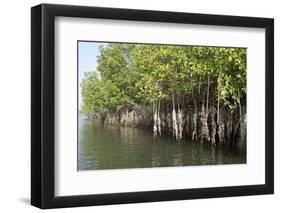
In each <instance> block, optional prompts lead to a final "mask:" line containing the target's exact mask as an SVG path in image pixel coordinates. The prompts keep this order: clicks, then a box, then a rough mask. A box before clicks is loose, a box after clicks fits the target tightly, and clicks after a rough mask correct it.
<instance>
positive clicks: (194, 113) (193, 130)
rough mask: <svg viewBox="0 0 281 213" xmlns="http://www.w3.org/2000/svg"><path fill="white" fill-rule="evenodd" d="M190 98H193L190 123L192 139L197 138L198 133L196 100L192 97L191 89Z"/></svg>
mask: <svg viewBox="0 0 281 213" xmlns="http://www.w3.org/2000/svg"><path fill="white" fill-rule="evenodd" d="M192 100H193V104H194V112H193V116H192V121H193V122H192V123H193V128H192V140H193V141H194V140H197V139H198V134H197V113H198V112H197V104H196V100H195V97H194V91H193V89H192Z"/></svg>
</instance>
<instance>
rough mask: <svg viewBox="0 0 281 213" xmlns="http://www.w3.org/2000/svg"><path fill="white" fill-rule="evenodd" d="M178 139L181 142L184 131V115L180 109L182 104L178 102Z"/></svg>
mask: <svg viewBox="0 0 281 213" xmlns="http://www.w3.org/2000/svg"><path fill="white" fill-rule="evenodd" d="M177 117H178V139H179V140H181V139H182V130H183V120H182V117H183V114H182V110H181V108H180V104H179V102H178V116H177Z"/></svg>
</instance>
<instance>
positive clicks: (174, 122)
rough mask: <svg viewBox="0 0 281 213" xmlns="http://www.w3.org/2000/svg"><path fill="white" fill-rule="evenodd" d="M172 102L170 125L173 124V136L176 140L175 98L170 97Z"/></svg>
mask: <svg viewBox="0 0 281 213" xmlns="http://www.w3.org/2000/svg"><path fill="white" fill-rule="evenodd" d="M172 101H173V112H172V123H173V136H174V137H175V138H176V140H177V139H178V124H177V115H176V109H175V97H174V95H173V96H172Z"/></svg>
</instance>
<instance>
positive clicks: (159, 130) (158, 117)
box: [157, 100, 161, 136]
mask: <svg viewBox="0 0 281 213" xmlns="http://www.w3.org/2000/svg"><path fill="white" fill-rule="evenodd" d="M160 105H161V101H160V100H159V101H158V107H157V127H158V134H159V136H161V119H160Z"/></svg>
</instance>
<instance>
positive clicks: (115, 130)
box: [78, 116, 246, 170]
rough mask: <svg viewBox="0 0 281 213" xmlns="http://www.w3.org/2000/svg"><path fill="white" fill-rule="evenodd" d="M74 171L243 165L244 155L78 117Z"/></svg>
mask: <svg viewBox="0 0 281 213" xmlns="http://www.w3.org/2000/svg"><path fill="white" fill-rule="evenodd" d="M78 129H79V134H78V170H94V169H120V168H148V167H170V166H191V165H214V164H242V163H246V156H245V154H239V153H238V152H237V151H234V150H230V149H229V148H224V147H221V146H216V147H213V146H211V145H209V144H199V143H196V142H191V141H182V142H176V141H175V140H174V139H173V138H171V137H169V136H162V137H161V138H159V139H156V140H155V139H153V137H152V132H151V131H149V130H144V129H137V128H130V127H117V126H103V125H100V124H99V123H98V122H96V121H93V120H87V119H86V118H84V117H83V116H79V127H78Z"/></svg>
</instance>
